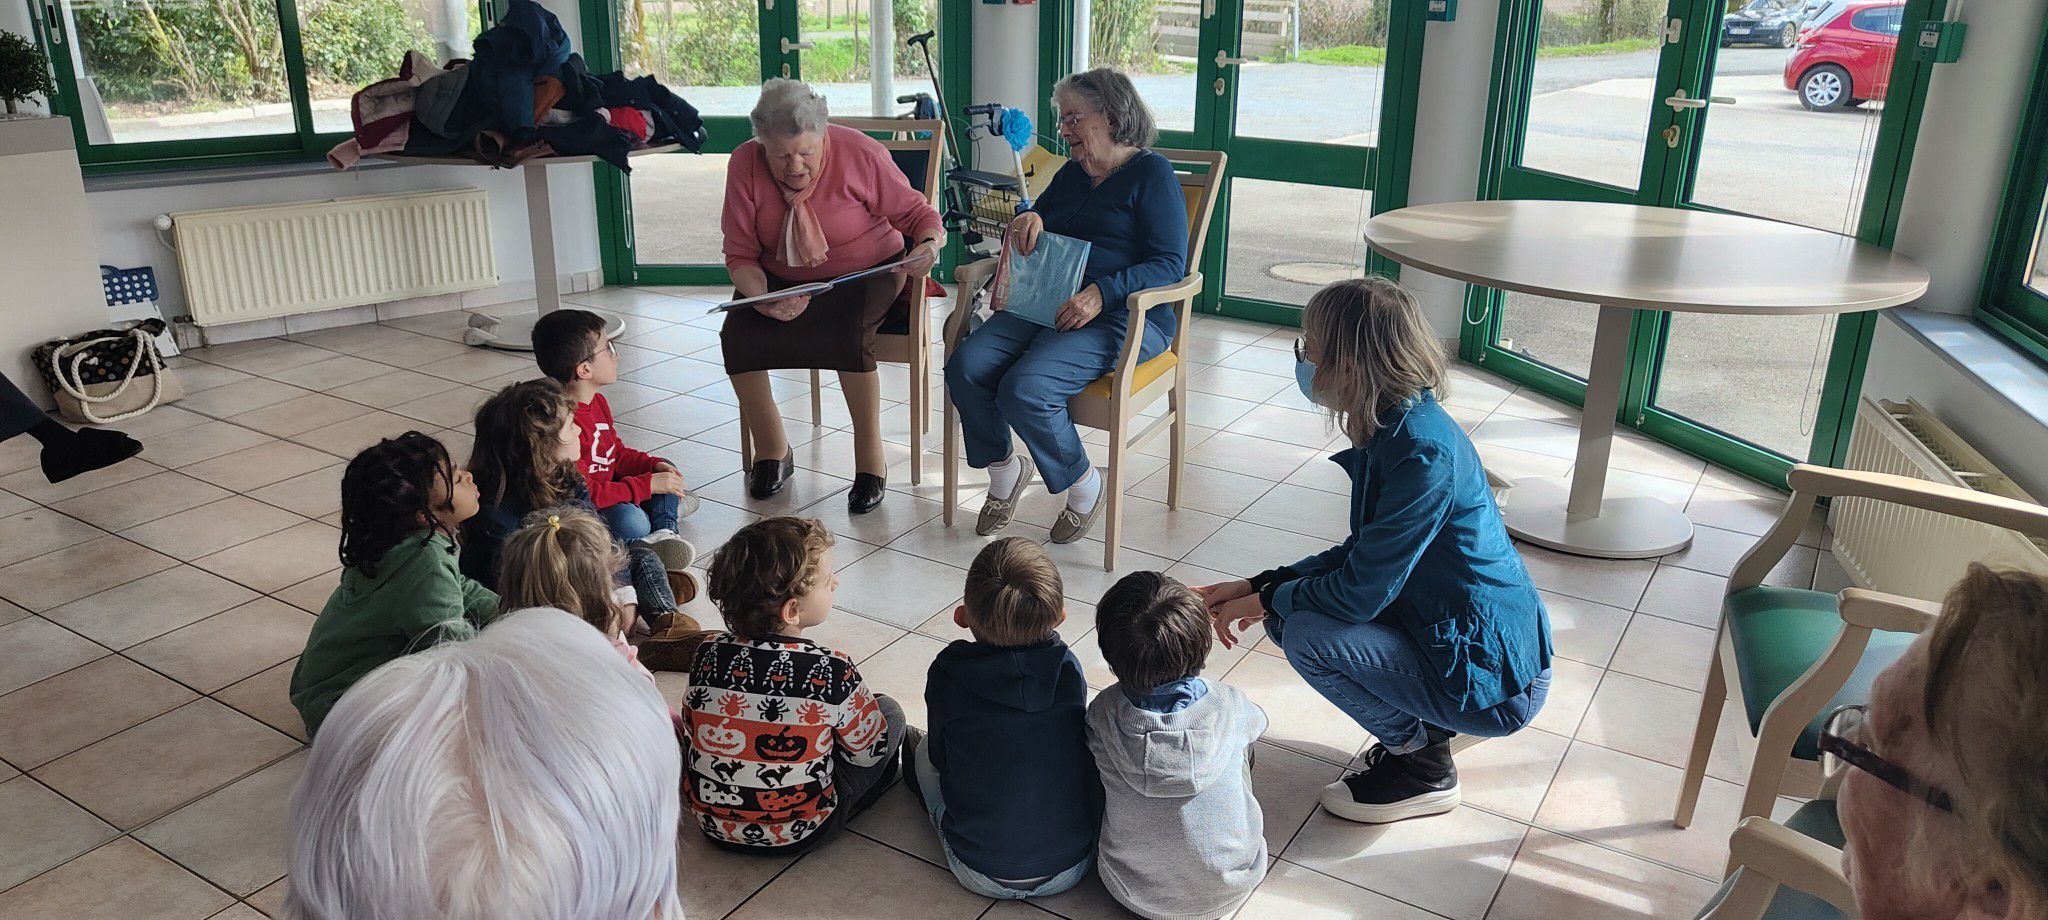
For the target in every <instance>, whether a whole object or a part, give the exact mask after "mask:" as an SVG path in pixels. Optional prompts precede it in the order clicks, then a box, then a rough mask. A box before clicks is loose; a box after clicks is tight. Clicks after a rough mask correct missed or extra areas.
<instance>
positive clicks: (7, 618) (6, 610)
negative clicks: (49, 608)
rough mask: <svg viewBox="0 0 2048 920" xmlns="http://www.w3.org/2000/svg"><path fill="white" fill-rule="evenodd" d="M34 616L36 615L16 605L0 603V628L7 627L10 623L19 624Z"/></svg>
mask: <svg viewBox="0 0 2048 920" xmlns="http://www.w3.org/2000/svg"><path fill="white" fill-rule="evenodd" d="M34 615H35V614H32V613H29V612H28V611H26V610H23V609H21V608H20V607H16V606H15V605H13V604H10V603H8V602H6V601H0V626H6V625H7V624H9V623H18V622H20V621H22V620H26V619H28V618H29V617H32V616H34Z"/></svg>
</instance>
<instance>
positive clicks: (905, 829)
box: [847, 780, 950, 871]
mask: <svg viewBox="0 0 2048 920" xmlns="http://www.w3.org/2000/svg"><path fill="white" fill-rule="evenodd" d="M847 829H848V830H851V831H853V832H854V833H856V834H859V835H861V836H863V837H866V838H868V839H869V840H873V841H876V842H878V843H882V844H886V845H888V846H890V847H894V848H896V849H898V850H902V851H903V852H905V853H909V854H910V855H912V856H915V857H917V858H918V859H921V860H924V861H925V862H927V863H930V864H931V865H934V866H938V867H940V868H945V865H946V854H945V851H944V850H943V849H941V848H940V845H939V835H938V831H937V830H936V829H935V828H933V827H932V820H931V816H930V815H927V814H926V813H925V810H924V803H923V802H920V801H918V798H917V794H916V793H914V792H911V791H910V786H909V784H907V783H904V782H902V781H901V780H898V781H897V782H896V783H895V784H893V785H891V786H890V787H889V791H887V792H884V793H882V797H881V798H880V799H878V800H876V802H875V804H874V805H873V806H872V807H870V808H869V809H868V810H867V811H864V812H861V813H860V815H859V816H858V817H856V818H854V819H853V820H852V821H851V822H850V823H848V825H847ZM949 871H950V870H949Z"/></svg>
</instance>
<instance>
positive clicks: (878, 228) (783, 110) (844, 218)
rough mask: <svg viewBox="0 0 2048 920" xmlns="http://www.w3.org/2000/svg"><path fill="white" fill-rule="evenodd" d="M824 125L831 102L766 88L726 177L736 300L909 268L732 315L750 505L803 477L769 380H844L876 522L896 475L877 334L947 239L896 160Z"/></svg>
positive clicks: (729, 366)
mask: <svg viewBox="0 0 2048 920" xmlns="http://www.w3.org/2000/svg"><path fill="white" fill-rule="evenodd" d="M825 119H826V110H825V99H824V97H822V96H820V95H818V94H817V93H815V92H813V91H812V90H811V88H810V87H808V86H806V85H804V84H803V83H800V82H797V81H795V80H784V79H774V80H769V81H768V82H767V83H765V84H763V85H762V87H761V101H760V102H759V103H757V104H756V105H755V106H754V111H753V116H752V120H753V126H754V139H753V140H750V141H747V142H746V143H744V144H741V145H740V146H739V148H738V149H736V150H734V151H733V153H732V162H731V164H730V165H729V166H728V167H727V168H726V174H725V213H724V217H723V227H724V231H725V267H726V269H727V270H728V271H729V272H730V273H731V274H732V283H733V287H734V288H736V289H738V291H739V294H740V296H741V297H759V296H761V295H762V294H766V293H769V292H771V291H778V290H783V289H785V288H790V287H794V286H796V285H799V284H803V283H805V282H810V281H826V280H830V279H832V278H836V277H838V276H840V275H844V274H846V273H848V272H854V271H859V270H861V269H864V268H871V267H873V266H876V265H881V264H883V263H886V262H893V261H895V260H897V259H900V258H903V257H904V256H905V255H908V256H910V262H909V263H908V264H906V265H905V266H903V267H902V268H899V269H897V270H895V271H891V272H884V273H881V274H878V275H874V276H871V277H869V278H866V279H864V280H862V281H858V282H853V283H849V284H844V285H840V286H839V287H836V288H833V289H832V290H830V291H827V292H825V293H822V294H818V295H816V296H811V297H806V296H801V295H797V296H790V297H784V298H781V299H778V300H771V301H766V302H763V303H760V304H756V305H754V306H753V307H752V308H751V309H749V308H745V307H742V308H740V309H737V310H733V311H731V312H728V313H727V314H726V318H725V329H724V331H723V332H722V333H721V335H720V339H721V342H722V344H723V346H724V354H725V372H726V373H727V374H729V375H731V376H732V387H733V392H734V393H736V394H737V395H738V396H739V403H740V419H741V424H743V425H745V426H746V428H747V430H748V431H749V432H751V433H752V434H753V438H754V449H755V450H754V458H755V462H754V466H753V468H752V469H751V470H749V471H747V492H748V494H750V495H752V496H753V497H754V498H757V499H765V498H769V497H772V496H774V495H775V494H776V493H779V492H781V491H782V489H783V487H784V486H785V485H787V484H788V482H789V477H790V474H791V473H792V472H793V468H794V460H795V457H794V454H793V453H792V452H791V450H790V447H789V442H788V439H787V438H786V437H785V435H784V434H783V429H782V415H781V413H780V412H779V411H777V409H776V405H775V396H774V391H773V389H772V388H771V387H770V384H769V378H768V371H770V370H773V369H776V368H821V369H825V370H834V371H838V372H839V385H840V389H841V391H842V392H844V393H845V394H846V408H847V411H849V412H851V413H852V415H853V443H854V454H855V457H854V469H855V473H854V481H853V488H852V490H851V491H849V492H848V493H847V499H846V503H847V507H848V509H849V510H851V511H852V512H853V513H855V514H865V513H867V512H869V511H872V510H874V508H875V506H876V505H879V504H881V502H882V495H883V492H884V490H885V488H886V486H887V478H886V476H887V472H888V464H887V463H886V462H885V461H884V459H883V454H882V433H881V414H882V409H881V407H882V393H881V384H880V380H879V378H878V377H877V375H876V373H875V353H874V344H875V331H876V330H877V329H878V328H880V327H881V325H882V323H883V322H884V321H885V320H887V319H888V318H889V317H890V316H891V314H892V313H893V314H896V315H898V316H901V315H905V314H904V312H903V311H904V310H906V309H907V307H908V304H907V303H905V302H904V301H905V300H906V298H905V293H906V289H907V287H908V285H909V284H912V283H919V282H920V281H921V279H922V278H924V276H925V275H926V273H927V272H929V271H930V270H931V267H932V265H933V264H934V263H935V262H937V260H938V255H939V247H940V246H941V245H942V244H943V241H944V239H945V230H944V228H943V226H942V224H941V222H940V220H939V213H938V211H937V210H935V209H933V208H932V206H931V203H930V202H929V201H927V200H926V199H925V196H924V195H923V194H922V193H920V192H918V191H917V190H916V189H914V188H911V186H910V182H909V180H907V179H905V178H904V175H903V172H902V170H900V169H898V168H897V166H896V164H895V161H894V160H892V159H891V158H890V156H889V151H888V149H887V148H884V147H883V146H882V145H881V144H880V143H878V142H876V141H875V140H874V139H873V138H871V137H868V136H867V135H865V134H862V133H860V132H859V131H855V130H852V129H850V128H842V127H837V126H833V125H830V124H827V122H826V120H825ZM913 385H915V384H913Z"/></svg>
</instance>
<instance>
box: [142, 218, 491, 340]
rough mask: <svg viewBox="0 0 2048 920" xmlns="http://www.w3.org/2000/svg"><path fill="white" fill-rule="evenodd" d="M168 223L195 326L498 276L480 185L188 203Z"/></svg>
mask: <svg viewBox="0 0 2048 920" xmlns="http://www.w3.org/2000/svg"><path fill="white" fill-rule="evenodd" d="M171 219H172V225H171V226H172V233H173V234H174V240H175V242H176V245H177V249H178V270H179V273H180V274H181V275H182V276H183V278H184V285H185V303H186V309H187V311H188V312H190V313H191V315H192V322H193V323H195V324H198V325H201V326H210V325H215V324H219V323H239V322H246V321H248V320H252V319H266V318H270V317H277V316H290V315H293V314H298V313H311V312H314V311H317V310H332V309H335V308H337V307H354V306H361V305H364V304H373V303H385V302H388V301H393V300H403V299H405V298H408V297H425V296H428V295H432V294H448V293H453V292H456V291H473V290H476V289H478V288H487V287H491V286H492V285H495V284H497V283H498V267H497V262H496V260H495V258H494V257H493V253H492V249H491V213H490V202H489V199H488V197H487V196H486V195H485V194H484V192H483V190H482V189H448V190H443V191H431V192H408V193H405V194H401V195H368V196H364V197H360V198H330V199H327V200H324V201H298V202H290V203H287V204H274V205H265V206H262V207H254V208H222V209H219V210H211V211H187V212H184V213H181V214H173V215H171Z"/></svg>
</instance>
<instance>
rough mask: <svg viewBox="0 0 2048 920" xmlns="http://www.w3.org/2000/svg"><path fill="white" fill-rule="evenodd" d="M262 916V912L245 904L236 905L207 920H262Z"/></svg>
mask: <svg viewBox="0 0 2048 920" xmlns="http://www.w3.org/2000/svg"><path fill="white" fill-rule="evenodd" d="M263 916H264V914H263V912H262V911H259V910H257V909H256V908H253V907H250V906H249V905H247V904H242V903H237V904H236V905H235V906H233V907H230V908H228V909H227V910H224V911H221V912H220V913H217V914H214V915H213V916H211V917H208V918H207V920H263Z"/></svg>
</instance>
